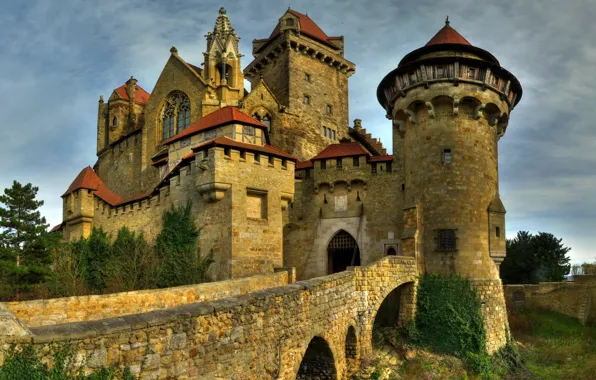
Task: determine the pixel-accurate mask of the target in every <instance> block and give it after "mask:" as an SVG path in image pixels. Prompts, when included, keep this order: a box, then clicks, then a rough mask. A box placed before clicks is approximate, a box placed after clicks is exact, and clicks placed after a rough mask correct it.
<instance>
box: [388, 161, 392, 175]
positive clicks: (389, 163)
mask: <svg viewBox="0 0 596 380" xmlns="http://www.w3.org/2000/svg"><path fill="white" fill-rule="evenodd" d="M391 164H392V162H391V161H387V173H391V171H392V167H391Z"/></svg>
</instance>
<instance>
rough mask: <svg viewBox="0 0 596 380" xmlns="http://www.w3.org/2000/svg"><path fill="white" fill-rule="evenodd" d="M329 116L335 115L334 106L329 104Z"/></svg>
mask: <svg viewBox="0 0 596 380" xmlns="http://www.w3.org/2000/svg"><path fill="white" fill-rule="evenodd" d="M327 114H328V115H332V114H333V106H332V105H330V104H327Z"/></svg>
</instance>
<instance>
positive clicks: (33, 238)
mask: <svg viewBox="0 0 596 380" xmlns="http://www.w3.org/2000/svg"><path fill="white" fill-rule="evenodd" d="M38 190H39V188H38V187H35V186H33V185H32V184H30V183H28V184H26V185H24V186H23V185H22V184H20V183H19V182H17V181H13V184H12V187H11V188H6V189H4V194H3V195H0V203H2V205H3V206H0V282H1V283H2V284H3V285H4V286H12V287H13V290H14V291H15V293H16V297H17V298H18V297H19V293H20V291H21V290H27V289H30V288H31V287H32V286H33V285H35V284H39V283H42V282H43V281H44V280H45V278H46V276H47V275H48V273H49V265H50V263H51V254H50V252H49V249H48V248H49V247H50V246H52V245H55V244H56V243H57V240H58V239H57V237H56V235H55V234H50V233H49V232H47V229H48V226H49V225H48V224H47V223H46V219H45V218H44V217H42V216H41V215H40V212H39V211H38V209H39V207H41V206H42V205H43V201H41V200H36V199H35V198H36V196H37V192H38Z"/></svg>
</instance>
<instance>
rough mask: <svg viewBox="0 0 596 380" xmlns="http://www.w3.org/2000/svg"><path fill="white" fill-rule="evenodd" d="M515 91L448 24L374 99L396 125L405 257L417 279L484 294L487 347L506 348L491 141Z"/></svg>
mask: <svg viewBox="0 0 596 380" xmlns="http://www.w3.org/2000/svg"><path fill="white" fill-rule="evenodd" d="M521 94H522V89H521V86H520V84H519V82H518V80H517V79H516V78H515V77H514V76H513V75H512V74H511V73H509V72H508V71H507V70H505V69H503V68H502V67H501V66H500V64H499V61H498V60H497V59H496V58H495V57H494V56H493V55H492V54H490V53H489V52H487V51H485V50H483V49H480V48H478V47H475V46H472V45H471V44H470V43H469V42H468V41H467V40H466V39H465V38H464V37H462V36H461V35H460V34H459V33H458V32H457V31H456V30H455V29H453V28H452V27H451V26H450V25H449V21H448V19H447V20H446V22H445V26H444V27H443V28H442V29H441V30H440V31H439V32H438V33H437V34H436V35H435V36H434V37H433V38H432V39H431V40H430V41H429V42H428V43H427V44H426V45H425V46H423V47H421V48H419V49H416V50H414V51H413V52H411V53H409V54H407V55H406V56H405V57H404V58H403V59H402V60H401V62H400V63H399V65H398V67H397V68H396V69H395V70H393V71H391V72H390V73H389V74H387V76H385V78H384V79H383V80H382V81H381V83H380V85H379V87H378V89H377V97H378V100H379V102H380V103H381V105H382V106H383V108H385V110H386V112H387V117H388V118H390V119H391V120H393V144H394V146H393V149H394V150H393V152H394V153H393V154H394V157H395V159H396V160H398V162H397V163H396V164H397V165H396V166H399V167H400V168H401V169H402V173H401V175H402V182H403V183H402V186H401V191H402V192H403V201H404V235H403V238H404V241H403V242H402V243H403V247H404V251H405V252H404V253H409V254H413V255H416V257H417V258H418V267H419V270H420V272H421V273H424V272H426V273H439V274H445V275H447V274H460V275H462V276H463V277H467V278H469V279H471V280H473V283H474V284H475V286H476V287H477V289H478V290H479V292H480V295H481V297H482V298H483V305H484V306H483V307H484V310H483V313H484V315H485V324H486V327H487V340H488V342H487V348H488V350H489V352H494V351H495V350H496V349H498V348H499V347H501V346H502V345H504V344H505V342H506V333H505V331H506V330H507V328H508V327H507V326H508V325H507V319H506V312H505V305H504V298H503V292H502V285H501V282H500V278H499V264H500V263H501V262H502V260H503V258H504V257H505V208H504V207H503V204H502V203H501V200H500V197H499V177H498V148H497V147H498V140H499V139H500V137H501V136H503V134H504V133H505V130H506V129H507V124H508V120H509V114H510V113H511V110H512V109H513V108H514V107H515V105H516V104H517V103H518V102H519V100H520V98H521Z"/></svg>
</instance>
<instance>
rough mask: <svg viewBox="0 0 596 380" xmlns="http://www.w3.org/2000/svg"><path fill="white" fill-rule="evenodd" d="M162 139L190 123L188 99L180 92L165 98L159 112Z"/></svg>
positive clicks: (178, 131)
mask: <svg viewBox="0 0 596 380" xmlns="http://www.w3.org/2000/svg"><path fill="white" fill-rule="evenodd" d="M161 115H162V116H161V123H162V139H164V140H165V139H169V138H171V137H173V136H174V135H176V134H178V133H180V132H182V131H183V130H184V129H186V127H188V126H189V125H190V100H189V99H188V96H186V95H185V94H183V93H181V92H174V93H172V94H171V95H170V96H168V98H167V99H166V104H164V106H163V109H162V114H161Z"/></svg>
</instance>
